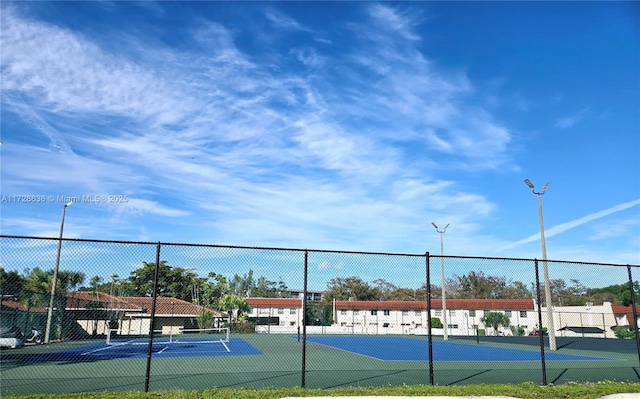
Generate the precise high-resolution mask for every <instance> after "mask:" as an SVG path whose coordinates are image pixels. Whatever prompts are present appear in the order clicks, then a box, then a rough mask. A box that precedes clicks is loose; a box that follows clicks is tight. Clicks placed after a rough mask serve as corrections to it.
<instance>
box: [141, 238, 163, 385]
mask: <svg viewBox="0 0 640 399" xmlns="http://www.w3.org/2000/svg"><path fill="white" fill-rule="evenodd" d="M159 270H160V243H159V242H158V244H157V246H156V270H155V274H154V276H153V294H152V300H151V317H150V320H149V347H148V349H147V370H146V372H145V376H144V391H145V392H149V378H150V376H151V357H152V353H153V325H154V322H155V318H156V300H157V299H158V274H159Z"/></svg>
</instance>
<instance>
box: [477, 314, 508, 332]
mask: <svg viewBox="0 0 640 399" xmlns="http://www.w3.org/2000/svg"><path fill="white" fill-rule="evenodd" d="M480 321H481V322H482V323H484V325H485V326H490V327H492V328H493V334H494V335H498V327H500V326H503V327H509V324H510V321H509V317H507V315H505V314H504V313H500V312H487V313H486V314H485V315H484V316H482V318H481V319H480Z"/></svg>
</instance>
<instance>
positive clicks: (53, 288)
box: [44, 201, 73, 344]
mask: <svg viewBox="0 0 640 399" xmlns="http://www.w3.org/2000/svg"><path fill="white" fill-rule="evenodd" d="M71 204H73V201H69V202H67V203H66V204H64V206H63V207H62V220H61V221H60V238H59V239H58V252H57V254H56V267H55V268H54V269H53V280H52V281H51V298H49V310H48V312H47V327H46V329H45V330H44V343H45V344H48V343H49V338H50V337H49V336H50V335H51V319H52V318H53V300H54V298H55V296H56V284H57V283H58V268H59V267H60V250H61V249H62V231H63V230H64V214H65V212H66V210H67V207H68V206H69V205H71Z"/></svg>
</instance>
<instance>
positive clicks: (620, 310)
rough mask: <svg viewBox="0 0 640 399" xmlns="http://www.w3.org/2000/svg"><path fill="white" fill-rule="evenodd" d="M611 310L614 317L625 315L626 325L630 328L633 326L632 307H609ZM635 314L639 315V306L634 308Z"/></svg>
mask: <svg viewBox="0 0 640 399" xmlns="http://www.w3.org/2000/svg"><path fill="white" fill-rule="evenodd" d="M611 310H612V311H613V314H615V315H625V316H626V317H627V324H628V325H630V326H633V325H635V323H634V322H633V307H631V306H623V305H611ZM636 314H637V315H640V306H636Z"/></svg>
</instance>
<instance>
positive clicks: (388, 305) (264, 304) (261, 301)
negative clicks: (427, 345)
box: [246, 298, 535, 310]
mask: <svg viewBox="0 0 640 399" xmlns="http://www.w3.org/2000/svg"><path fill="white" fill-rule="evenodd" d="M246 299H247V302H248V303H249V305H250V306H251V307H252V308H258V307H260V308H269V307H273V308H278V307H287V308H300V307H302V299H300V298H246ZM431 307H432V308H433V309H438V308H440V309H441V308H442V301H441V300H440V299H432V300H431ZM336 308H337V309H339V310H344V309H355V310H426V309H427V303H426V302H425V301H336ZM447 308H448V309H477V310H535V306H534V302H533V300H532V299H447Z"/></svg>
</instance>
